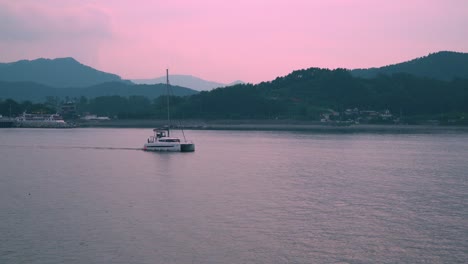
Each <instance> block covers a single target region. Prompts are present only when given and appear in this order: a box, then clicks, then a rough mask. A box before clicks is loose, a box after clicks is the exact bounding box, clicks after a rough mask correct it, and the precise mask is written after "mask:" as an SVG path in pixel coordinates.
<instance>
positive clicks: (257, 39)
mask: <svg viewBox="0 0 468 264" xmlns="http://www.w3.org/2000/svg"><path fill="white" fill-rule="evenodd" d="M440 50H453V51H459V52H468V1H466V0H392V1H388V0H356V1H352V0H321V1H319V0H316V1H314V0H287V1H275V0H268V1H267V0H236V1H220V0H197V1H188V0H187V1H181V0H165V1H160V0H139V1H124V0H99V1H98V0H95V1H91V0H67V1H63V0H41V1H37V0H21V1H10V0H0V62H12V61H17V60H21V59H36V58H40V57H45V58H57V57H74V58H75V59H77V60H78V61H80V62H81V63H83V64H86V65H89V66H91V67H94V68H96V69H99V70H102V71H106V72H111V73H116V74H118V75H120V76H121V77H122V78H125V79H136V78H153V77H158V76H162V75H164V74H165V69H166V68H170V71H171V73H173V74H190V75H194V76H197V77H201V78H203V79H207V80H211V81H218V82H223V83H229V82H232V81H234V80H238V79H239V80H243V81H246V82H252V83H258V82H261V81H269V80H272V79H274V78H276V77H277V76H283V75H286V74H288V73H290V72H291V71H293V70H297V69H303V68H309V67H323V68H337V67H341V68H363V67H374V66H383V65H387V64H392V63H397V62H401V61H405V60H409V59H413V58H416V57H420V56H424V55H427V54H429V53H431V52H436V51H440Z"/></svg>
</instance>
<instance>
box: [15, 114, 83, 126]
mask: <svg viewBox="0 0 468 264" xmlns="http://www.w3.org/2000/svg"><path fill="white" fill-rule="evenodd" d="M15 126H17V127H29V128H71V127H74V126H73V125H71V124H69V123H67V122H65V120H63V118H62V117H61V116H60V115H59V114H27V113H26V112H24V113H23V114H22V115H21V116H19V117H17V118H16V120H15Z"/></svg>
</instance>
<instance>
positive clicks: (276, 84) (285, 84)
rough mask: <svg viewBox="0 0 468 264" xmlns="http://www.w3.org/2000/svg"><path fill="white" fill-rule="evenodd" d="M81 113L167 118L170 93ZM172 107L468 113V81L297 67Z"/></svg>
mask: <svg viewBox="0 0 468 264" xmlns="http://www.w3.org/2000/svg"><path fill="white" fill-rule="evenodd" d="M70 100H73V101H74V102H75V104H76V109H77V113H78V114H81V115H82V114H84V113H92V114H98V115H105V116H110V117H117V118H122V119H126V118H139V119H141V118H155V119H164V118H166V117H167V107H166V102H167V97H166V96H160V97H158V98H155V99H149V98H147V97H144V96H128V97H123V96H100V97H96V98H86V97H83V96H82V97H80V98H72V99H70ZM169 101H170V112H171V116H172V117H173V118H177V119H305V120H319V119H320V115H321V113H323V112H324V111H329V110H330V109H333V110H334V111H344V110H345V109H348V108H359V109H362V110H384V109H388V110H390V111H391V112H393V113H398V114H403V115H404V116H407V117H415V116H421V117H424V118H432V117H437V118H439V117H440V116H455V117H456V118H464V116H466V113H468V103H467V102H468V80H467V79H453V80H451V81H441V80H435V79H430V78H421V77H415V76H413V75H408V74H393V75H378V76H377V77H375V78H372V79H364V78H358V77H353V76H352V75H351V74H350V72H349V71H348V70H346V69H336V70H329V69H320V68H310V69H305V70H298V71H294V72H292V73H291V74H289V75H287V76H284V77H278V78H276V79H275V80H273V81H271V82H262V83H259V84H256V85H253V84H239V85H235V86H230V87H225V88H218V89H214V90H212V91H204V92H200V93H198V94H195V95H191V96H184V97H178V96H170V97H169ZM59 105H60V102H58V99H57V98H55V100H54V98H52V97H49V98H47V100H46V101H45V102H44V103H41V104H33V103H31V102H27V101H26V102H22V103H18V102H15V101H13V100H4V101H0V114H3V115H6V116H7V115H8V114H9V109H10V107H11V109H12V114H13V115H15V114H18V113H19V112H22V111H28V112H34V111H44V112H47V111H49V112H50V111H57V108H58V106H59ZM54 107H55V108H54Z"/></svg>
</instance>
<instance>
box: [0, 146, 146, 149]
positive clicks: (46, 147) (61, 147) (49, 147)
mask: <svg viewBox="0 0 468 264" xmlns="http://www.w3.org/2000/svg"><path fill="white" fill-rule="evenodd" d="M2 147H7V148H39V149H96V150H143V148H125V147H95V146H47V145H28V146H26V145H0V148H2Z"/></svg>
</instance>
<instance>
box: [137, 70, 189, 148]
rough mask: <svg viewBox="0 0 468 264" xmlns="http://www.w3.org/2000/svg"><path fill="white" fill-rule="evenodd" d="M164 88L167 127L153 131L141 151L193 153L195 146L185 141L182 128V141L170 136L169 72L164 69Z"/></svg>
mask: <svg viewBox="0 0 468 264" xmlns="http://www.w3.org/2000/svg"><path fill="white" fill-rule="evenodd" d="M166 88H167V91H166V92H167V101H166V102H167V122H168V126H165V127H164V128H155V129H153V132H154V135H153V136H151V137H149V138H148V140H147V142H146V143H145V145H144V147H143V150H145V151H175V152H193V151H195V144H194V143H193V142H192V141H187V140H186V139H185V133H184V130H183V128H181V130H182V135H183V137H184V139H183V140H181V139H179V138H178V137H171V135H170V133H171V132H170V114H169V95H170V93H169V89H170V86H169V70H168V69H166Z"/></svg>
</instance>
